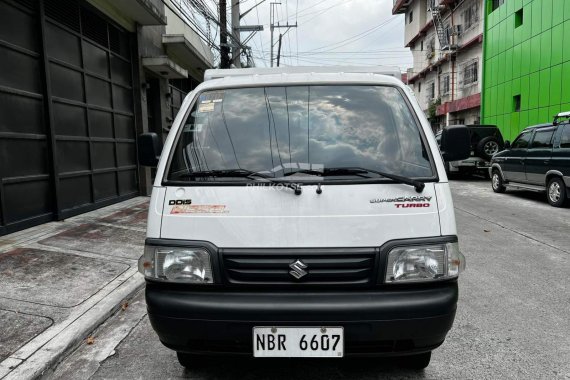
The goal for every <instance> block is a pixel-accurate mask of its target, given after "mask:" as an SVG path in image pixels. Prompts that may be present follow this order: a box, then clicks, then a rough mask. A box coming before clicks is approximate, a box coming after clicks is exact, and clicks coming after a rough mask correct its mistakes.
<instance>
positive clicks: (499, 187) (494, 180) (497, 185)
mask: <svg viewBox="0 0 570 380" xmlns="http://www.w3.org/2000/svg"><path fill="white" fill-rule="evenodd" d="M491 187H492V188H493V191H494V192H495V193H504V192H505V190H506V188H505V185H504V183H503V177H501V173H499V171H498V170H493V175H492V176H491Z"/></svg>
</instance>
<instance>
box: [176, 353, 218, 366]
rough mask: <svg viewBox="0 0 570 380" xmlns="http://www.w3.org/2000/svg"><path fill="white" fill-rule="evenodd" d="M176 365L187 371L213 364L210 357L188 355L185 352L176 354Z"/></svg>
mask: <svg viewBox="0 0 570 380" xmlns="http://www.w3.org/2000/svg"><path fill="white" fill-rule="evenodd" d="M176 356H177V357H178V363H180V365H181V366H182V367H184V368H186V369H188V370H190V369H196V368H204V367H207V366H208V365H210V364H212V363H213V358H212V356H208V355H196V354H188V353H186V352H179V351H177V352H176Z"/></svg>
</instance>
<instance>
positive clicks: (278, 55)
mask: <svg viewBox="0 0 570 380" xmlns="http://www.w3.org/2000/svg"><path fill="white" fill-rule="evenodd" d="M282 37H283V35H282V34H279V47H278V48H277V67H279V60H280V58H281V38H282Z"/></svg>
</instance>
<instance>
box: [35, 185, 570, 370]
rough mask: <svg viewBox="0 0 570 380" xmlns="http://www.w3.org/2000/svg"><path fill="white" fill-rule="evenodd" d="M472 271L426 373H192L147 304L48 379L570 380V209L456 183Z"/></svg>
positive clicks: (291, 365)
mask: <svg viewBox="0 0 570 380" xmlns="http://www.w3.org/2000/svg"><path fill="white" fill-rule="evenodd" d="M452 189H453V193H454V201H455V207H456V209H457V213H456V216H457V223H458V228H459V232H460V245H461V248H462V250H463V252H464V253H465V255H466V256H467V260H468V261H467V271H466V272H465V273H464V275H463V276H462V278H461V279H460V302H459V308H458V313H457V318H456V321H455V325H454V327H453V329H452V331H451V332H450V334H449V335H448V338H447V340H446V342H445V343H444V344H443V346H442V347H440V348H439V349H438V350H436V351H435V352H434V354H433V356H432V362H431V364H430V366H429V367H428V368H427V369H426V370H424V371H421V372H413V371H405V370H402V369H400V368H398V367H396V366H394V365H393V364H392V363H391V362H390V361H389V360H375V359H374V360H344V361H320V360H319V361H317V360H315V361H302V360H284V361H259V360H253V359H247V360H244V359H240V360H235V359H233V360H232V359H220V360H218V361H216V362H215V363H214V364H209V365H205V366H203V367H201V368H197V369H195V370H193V371H191V372H188V371H186V370H184V369H183V368H182V367H180V366H179V365H178V363H177V360H176V355H175V354H174V352H171V351H169V350H168V349H166V348H164V347H162V346H161V345H160V343H159V342H158V340H157V338H156V336H155V335H154V333H153V331H152V329H151V327H150V325H149V323H148V319H147V318H146V317H145V305H144V298H142V297H141V296H139V297H137V299H136V300H135V302H134V303H133V304H131V305H130V306H129V307H128V308H127V310H126V311H124V312H121V313H120V314H119V315H118V316H117V317H115V318H113V319H111V320H109V321H108V322H107V324H106V325H104V326H103V327H102V328H101V329H100V330H99V331H98V332H97V333H96V334H95V335H94V336H95V340H94V343H93V344H92V345H84V346H82V347H81V348H79V349H78V350H77V351H76V352H75V353H73V354H72V355H71V356H70V357H69V358H68V359H66V360H65V361H64V362H63V363H61V364H60V365H59V366H58V367H57V368H56V369H55V372H54V373H50V374H47V375H46V377H48V378H64V379H65V378H69V379H71V378H90V379H115V378H121V379H131V378H132V379H139V378H144V379H147V378H148V379H155V378H165V379H166V378H189V379H248V380H249V379H251V380H255V379H333V378H334V379H570V233H569V232H570V209H554V208H552V207H550V206H549V205H548V204H547V203H546V201H545V199H544V196H542V195H536V194H532V193H525V192H516V193H509V194H501V195H498V194H494V193H492V191H491V190H490V185H489V183H488V182H486V181H482V180H480V181H478V180H470V181H455V182H453V183H452Z"/></svg>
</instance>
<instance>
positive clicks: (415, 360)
mask: <svg viewBox="0 0 570 380" xmlns="http://www.w3.org/2000/svg"><path fill="white" fill-rule="evenodd" d="M401 360H402V365H401V366H402V367H403V368H407V369H413V370H422V369H424V368H426V367H427V366H428V365H429V362H430V360H431V351H429V352H424V353H423V354H417V355H411V356H404V357H402V358H401Z"/></svg>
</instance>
